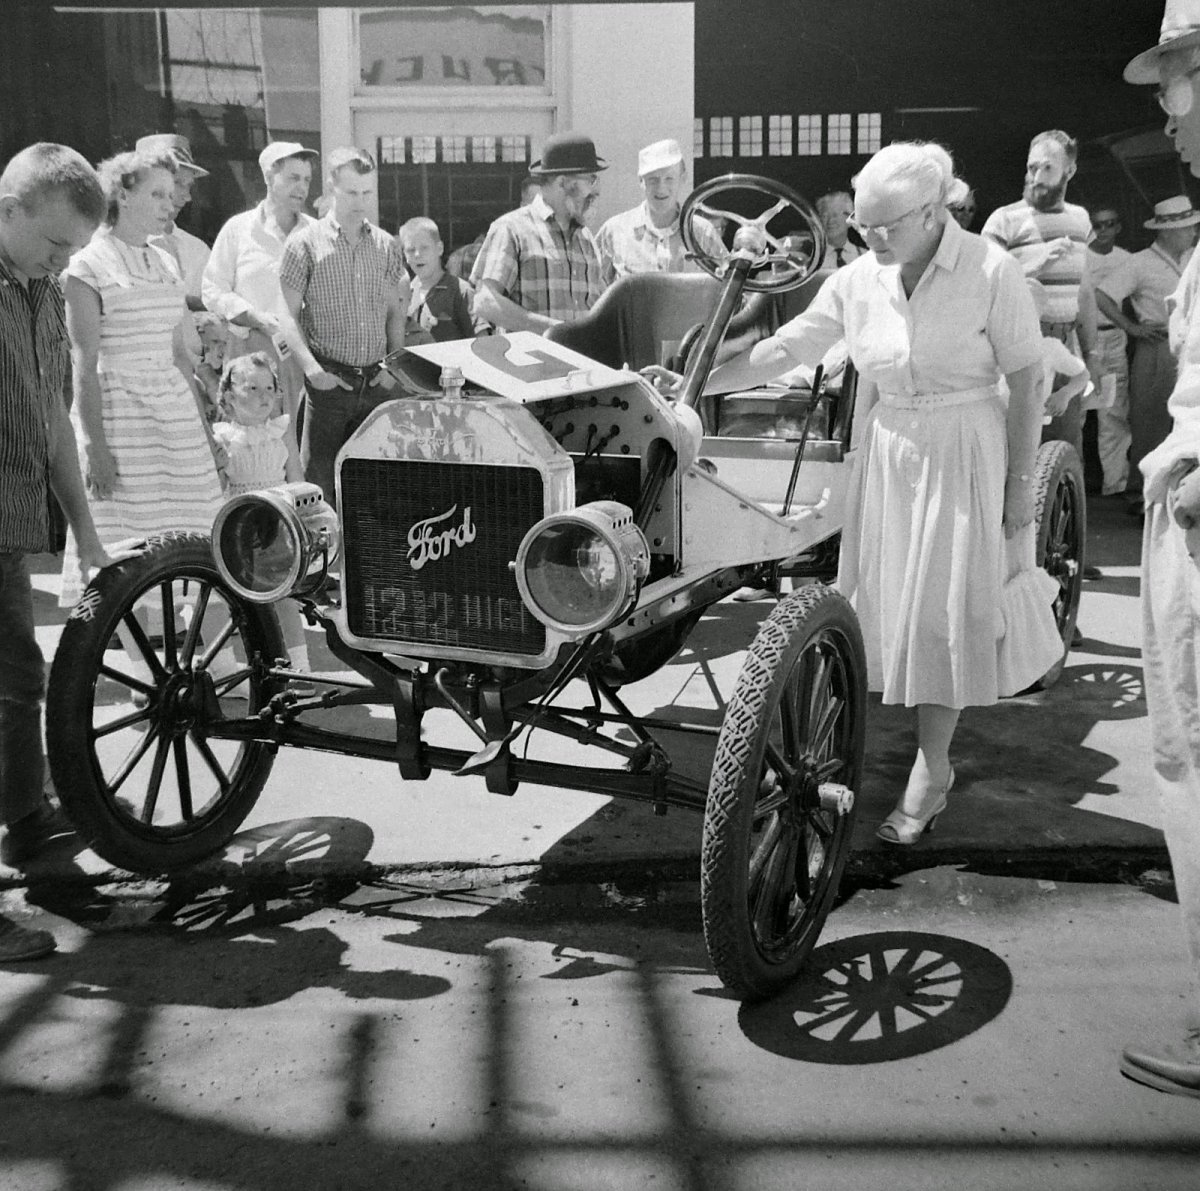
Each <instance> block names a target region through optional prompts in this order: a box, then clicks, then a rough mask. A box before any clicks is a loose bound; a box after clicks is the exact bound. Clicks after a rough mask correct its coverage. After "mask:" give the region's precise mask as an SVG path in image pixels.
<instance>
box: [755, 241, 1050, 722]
mask: <svg viewBox="0 0 1200 1191" xmlns="http://www.w3.org/2000/svg"><path fill="white" fill-rule="evenodd" d="M776 336H777V338H778V339H779V341H780V342H781V343H782V344H783V345H784V347H785V348H786V349H787V351H788V352H789V354H791V355H792V356H793V357H794V358H795V359H796V361H797V363H801V364H810V365H812V364H815V363H816V362H817V361H819V360H820V359H821V357H822V356H823V355H824V354H825V352H826V351H828V350H829V348H830V347H832V346H833V345H834V344H835V343H837V342H838V341H839V340H841V339H843V338H844V339H845V341H846V345H847V348H848V351H849V355H850V358H851V359H852V360H853V361H854V363H855V366H856V367H857V369H858V371H859V373H860V376H861V377H862V378H863V380H864V381H865V382H866V383H864V384H863V385H862V386H861V387H860V392H861V393H862V394H864V395H865V394H868V393H872V392H877V393H878V396H877V399H876V401H875V404H874V406H873V407H872V408H870V410H869V411H867V410H865V409H863V408H861V407H860V408H859V409H858V410H857V411H856V415H855V416H856V419H861V420H862V425H861V429H859V430H858V438H859V443H860V445H859V448H858V451H857V453H856V456H855V461H854V474H853V479H852V482H851V490H850V496H849V499H848V501H847V507H846V519H845V524H844V527H843V530H842V550H841V558H840V562H839V568H838V587H839V588H840V589H841V591H842V592H843V593H844V594H845V595H846V596H847V598H848V599H849V600H850V601H851V603H852V604H853V605H854V607H855V610H856V612H857V613H858V618H859V621H860V623H861V625H862V630H863V637H864V641H865V644H866V653H867V675H868V682H869V685H870V686H871V689H873V690H879V691H882V692H883V701H884V702H885V703H901V704H904V705H906V706H910V707H911V706H916V705H918V704H923V703H932V704H940V705H942V706H945V707H956V708H961V707H969V706H973V705H986V704H991V703H994V702H996V700H997V698H998V697H1000V696H1001V695H1010V694H1015V693H1016V692H1017V691H1020V690H1022V689H1024V688H1025V687H1027V686H1029V685H1030V684H1031V683H1033V682H1035V681H1036V680H1037V679H1038V678H1040V677H1041V676H1042V675H1043V674H1044V673H1045V672H1046V671H1047V670H1049V669H1050V668H1051V666H1053V665H1054V664H1055V663H1056V662H1057V661H1058V659H1059V658H1060V657H1061V656H1062V649H1063V645H1062V640H1061V638H1060V636H1059V633H1058V628H1057V625H1056V623H1055V619H1054V614H1053V610H1052V603H1053V600H1054V598H1055V596H1056V595H1057V593H1058V586H1057V584H1056V583H1055V582H1054V581H1053V580H1052V579H1051V578H1050V577H1049V576H1048V575H1047V574H1046V573H1045V572H1044V571H1042V570H1041V569H1040V568H1038V567H1037V565H1036V562H1035V560H1034V533H1035V529H1034V527H1033V526H1032V525H1031V526H1028V527H1027V528H1026V529H1025V530H1022V531H1021V532H1019V533H1018V534H1017V535H1016V536H1015V537H1014V538H1013V539H1011V540H1006V539H1005V537H1004V531H1003V513H1004V484H1005V472H1006V469H1007V432H1006V415H1007V406H1006V398H1005V396H1004V393H1003V389H1002V386H1001V385H1000V380H1001V378H1002V376H1003V375H1005V374H1007V373H1012V372H1016V371H1019V370H1021V369H1023V368H1026V367H1028V366H1029V365H1032V364H1035V363H1037V362H1039V361H1040V359H1041V331H1040V327H1039V325H1038V320H1037V315H1036V313H1035V312H1034V308H1033V302H1032V299H1031V298H1030V297H1029V294H1028V291H1027V290H1026V288H1025V283H1024V280H1023V278H1022V276H1021V270H1020V268H1019V266H1018V265H1017V264H1016V262H1015V261H1014V260H1013V259H1012V258H1011V257H1009V255H1008V254H1007V253H1006V252H1004V250H1003V249H1001V248H1000V247H999V246H998V245H995V244H992V243H991V242H990V241H985V240H982V239H981V238H980V237H979V236H976V235H972V234H971V233H969V232H965V231H963V230H962V229H961V228H960V227H959V226H958V224H956V223H955V222H954V221H953V220H950V221H949V222H947V224H946V227H945V230H944V232H943V235H942V239H941V242H940V244H939V247H938V250H937V252H936V254H935V256H934V258H933V261H932V262H931V263H930V265H929V267H928V268H927V269H926V271H925V273H924V275H923V276H922V277H921V280H920V281H919V283H918V284H917V286H916V288H915V289H914V290H913V293H912V295H911V297H909V296H906V295H905V293H904V288H903V286H902V284H901V281H900V271H899V267H898V266H897V265H883V264H880V263H879V261H878V258H877V257H876V256H875V255H874V253H868V254H867V255H865V256H862V257H859V258H858V259H857V260H855V261H852V262H851V263H850V264H849V265H847V266H845V267H844V268H842V269H839V270H838V271H837V272H836V273H834V274H833V276H832V277H830V279H829V280H828V281H827V282H826V283H825V285H824V286H823V287H822V289H821V290H820V292H819V293H818V294H817V297H816V298H815V299H814V300H813V303H812V305H811V306H809V308H808V309H807V310H806V311H804V312H803V313H802V314H800V315H798V316H797V317H796V318H794V319H793V320H792V321H791V322H790V323H787V324H786V325H785V326H783V327H781V328H780V329H779V331H777V332H776ZM862 404H865V401H863V402H860V406H861V405H862ZM1031 482H1032V477H1031Z"/></svg>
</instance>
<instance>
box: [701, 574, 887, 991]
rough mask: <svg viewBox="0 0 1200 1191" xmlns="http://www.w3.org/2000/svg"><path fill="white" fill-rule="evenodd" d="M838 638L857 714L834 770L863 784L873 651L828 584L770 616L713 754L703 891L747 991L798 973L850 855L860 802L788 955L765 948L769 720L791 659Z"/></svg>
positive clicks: (807, 590) (714, 947)
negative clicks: (754, 836)
mask: <svg viewBox="0 0 1200 1191" xmlns="http://www.w3.org/2000/svg"><path fill="white" fill-rule="evenodd" d="M821 635H829V636H830V637H831V639H832V640H834V641H835V642H836V643H837V649H838V654H839V656H840V658H841V660H842V666H843V670H844V673H845V677H846V679H847V684H846V685H847V689H846V695H847V702H848V708H847V710H846V711H845V712H844V713H843V714H845V715H847V716H848V717H849V727H848V733H847V736H848V739H847V741H846V743H847V746H848V747H846V748H845V749H844V750H843V753H844V757H845V759H844V764H843V768H842V769H841V771H839V772H838V773H837V775H836V776H835V777H834V778H833V779H832V780H836V781H839V782H841V783H842V784H844V785H846V786H849V787H850V789H851V790H853V791H855V793H857V790H858V784H859V780H860V777H861V774H862V768H863V747H864V741H865V723H866V694H867V693H866V657H865V654H864V651H863V643H862V633H861V631H860V629H859V626H858V620H857V618H856V617H855V615H854V611H853V609H852V608H851V607H850V605H849V603H848V602H847V601H846V599H845V598H844V597H843V596H841V595H840V594H839V593H838V592H836V591H834V590H833V589H832V588H829V587H826V586H824V585H823V584H812V585H809V586H806V587H803V588H801V589H800V590H798V591H796V592H793V593H792V594H791V595H790V596H788V597H787V598H786V599H785V600H783V601H781V602H780V603H779V604H778V605H776V607H775V609H774V611H773V612H772V613H771V615H770V616H769V617H768V618H767V619H766V620H765V621H764V622H763V624H762V625H761V627H760V628H759V631H758V634H757V635H756V636H755V638H754V642H753V644H752V645H751V647H750V650H749V652H748V653H747V655H746V658H745V661H744V662H743V664H742V669H741V673H740V674H739V675H738V680H737V685H736V687H735V689H734V692H733V696H732V698H731V699H730V701H729V706H728V708H727V710H726V713H725V719H724V722H723V723H722V725H721V732H720V735H719V737H718V740H717V749H716V755H715V757H714V759H713V772H712V780H711V782H710V785H709V791H708V799H707V803H706V806H705V813H704V836H703V845H702V850H701V872H700V896H701V906H702V909H703V916H704V938H705V943H706V944H707V947H708V953H709V958H710V959H711V961H712V965H713V967H714V969H715V970H716V972H717V975H718V976H719V977H720V978H721V981H722V982H723V983H724V984H725V985H726V987H728V988H729V989H730V990H731V991H732V992H733V993H735V994H736V995H738V996H741V997H745V998H760V997H766V996H770V995H771V994H772V993H774V992H777V991H778V990H779V989H780V988H781V987H783V986H784V985H786V984H788V983H789V982H790V981H792V980H793V979H795V977H796V975H797V974H798V973H799V972H800V970H801V968H802V967H803V965H804V963H805V961H806V960H807V958H808V956H809V953H810V952H811V951H812V949H813V947H814V946H815V945H816V942H817V938H818V936H819V935H820V932H821V928H822V926H823V925H824V922H825V919H826V917H827V916H828V914H829V910H830V908H831V907H832V905H833V901H834V898H835V897H836V895H837V891H838V886H839V884H840V882H841V877H842V871H843V869H844V868H845V865H846V859H847V856H848V855H849V850H850V842H851V836H852V833H853V827H854V817H855V810H854V808H853V807H852V808H851V810H850V812H849V813H848V814H845V815H841V816H839V817H838V819H837V823H836V827H835V829H834V834H833V841H832V845H831V847H829V848H828V849H827V851H826V857H825V861H824V863H823V866H822V871H821V874H820V877H819V886H818V888H816V889H814V890H813V891H812V896H811V897H810V899H809V902H808V907H807V909H806V911H805V914H804V916H803V929H802V931H801V933H800V935H799V937H798V938H797V939H796V940H795V946H794V947H792V948H791V949H790V950H789V951H788V952H787V954H786V955H784V956H782V957H775V956H767V955H765V954H764V953H763V951H762V949H761V948H760V947H759V945H758V943H757V941H756V939H755V937H754V932H753V929H752V925H751V921H750V907H749V900H748V885H749V881H748V877H749V863H750V856H751V848H750V844H751V833H752V829H753V812H754V807H755V803H756V801H757V799H758V796H759V791H760V785H761V781H762V771H763V763H764V757H765V749H766V742H767V737H768V735H769V733H770V725H771V722H772V721H773V719H774V716H775V712H776V709H777V708H778V706H779V703H780V700H781V697H782V695H783V692H784V690H785V689H786V687H787V685H788V679H789V676H790V674H791V671H792V668H793V666H794V664H795V663H796V661H797V659H798V658H799V656H800V655H801V654H802V653H803V652H804V651H805V649H807V647H808V646H809V644H810V643H811V642H812V641H813V640H814V638H816V637H818V636H821Z"/></svg>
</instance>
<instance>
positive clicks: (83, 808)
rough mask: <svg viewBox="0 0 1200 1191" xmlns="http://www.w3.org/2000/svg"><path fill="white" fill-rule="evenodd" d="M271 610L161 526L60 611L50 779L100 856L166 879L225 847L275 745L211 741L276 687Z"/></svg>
mask: <svg viewBox="0 0 1200 1191" xmlns="http://www.w3.org/2000/svg"><path fill="white" fill-rule="evenodd" d="M283 653H284V648H283V642H282V639H281V637H280V632H279V624H278V621H277V620H276V618H275V613H274V612H273V611H272V610H271V608H270V607H264V606H262V605H256V604H248V603H246V602H244V601H242V600H241V599H240V598H239V597H238V596H237V595H236V594H235V593H234V592H233V591H232V590H231V589H230V588H229V587H228V586H227V585H226V584H225V582H224V580H223V579H222V578H221V576H220V574H219V573H218V571H217V568H216V566H215V564H214V563H213V558H212V548H211V545H210V543H209V539H208V538H207V537H205V536H204V535H202V534H183V533H175V534H168V535H164V536H162V537H157V538H153V539H151V540H150V541H149V542H148V543H147V545H146V548H145V550H144V551H142V552H141V553H139V554H138V555H137V556H135V557H133V558H130V559H128V560H126V561H124V562H121V563H119V564H118V565H116V566H113V567H109V568H107V569H105V570H104V571H102V572H100V574H99V575H98V576H97V577H96V579H95V580H94V581H93V582H92V584H91V585H90V586H89V587H88V588H87V590H86V591H85V592H84V594H83V597H82V598H81V599H80V601H79V603H78V604H76V606H75V608H74V609H73V610H72V612H71V614H70V618H69V619H68V621H67V624H66V627H65V628H64V630H63V635H62V640H61V641H60V643H59V646H58V649H57V651H56V652H55V656H54V664H53V667H52V668H51V671H50V681H49V686H48V690H47V696H46V736H47V751H48V754H49V759H50V765H51V770H52V773H53V776H54V784H55V787H56V789H57V791H58V794H59V797H60V799H61V800H62V805H63V809H64V810H65V811H66V813H67V815H68V817H69V818H70V819H71V821H72V822H73V823H74V824H75V826H76V828H77V829H78V831H79V833H80V835H81V836H82V837H83V838H84V839H85V840H86V841H87V843H88V844H89V845H90V846H91V847H92V848H93V849H94V850H95V851H96V852H97V853H98V854H99V855H100V856H102V857H103V858H104V859H105V860H107V861H109V862H110V863H112V864H115V865H118V866H119V867H121V868H125V869H129V870H131V871H133V872H138V873H146V874H153V873H163V872H168V871H171V870H173V869H177V868H180V867H182V866H185V865H188V864H192V863H195V862H196V861H198V860H201V859H203V858H205V857H207V856H210V855H212V854H213V853H214V852H216V851H218V850H219V849H220V848H221V847H223V846H224V845H225V844H226V843H227V842H228V841H229V839H230V837H231V836H232V835H233V833H234V832H235V831H236V830H237V829H238V827H239V826H240V824H241V823H242V821H243V820H244V819H245V817H246V815H247V814H248V813H249V811H250V809H251V807H253V805H254V802H255V800H256V799H257V797H258V795H259V792H260V791H261V790H262V787H263V783H264V782H265V781H266V779H267V775H268V774H269V773H270V770H271V765H272V762H273V760H274V754H275V748H274V746H273V745H269V744H262V743H257V742H251V743H244V742H239V741H232V740H220V739H213V738H211V737H210V735H209V732H208V728H209V726H210V725H211V724H212V723H213V722H214V721H216V720H219V719H223V718H241V717H247V716H253V715H254V714H255V713H256V712H257V711H258V710H259V709H260V708H262V707H263V705H264V704H265V703H266V701H267V700H268V699H269V698H270V697H271V696H272V695H273V694H275V693H276V692H277V691H278V690H279V689H281V680H279V679H273V678H271V677H270V676H269V674H268V669H269V667H270V666H271V665H272V664H274V662H275V660H276V659H277V658H279V657H280V656H281V655H282V654H283Z"/></svg>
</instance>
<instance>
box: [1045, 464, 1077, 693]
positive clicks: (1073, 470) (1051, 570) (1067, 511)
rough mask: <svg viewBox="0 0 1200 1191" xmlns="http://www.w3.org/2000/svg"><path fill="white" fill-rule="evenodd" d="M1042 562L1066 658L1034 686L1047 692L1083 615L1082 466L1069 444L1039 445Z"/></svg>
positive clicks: (1061, 668) (1058, 672)
mask: <svg viewBox="0 0 1200 1191" xmlns="http://www.w3.org/2000/svg"><path fill="white" fill-rule="evenodd" d="M1034 482H1035V485H1036V489H1035V490H1036V492H1037V505H1036V513H1035V516H1036V519H1037V546H1036V553H1035V555H1034V557H1035V558H1036V559H1037V562H1038V565H1039V566H1040V567H1041V568H1042V569H1043V570H1044V571H1045V572H1046V574H1048V575H1049V576H1050V578H1051V579H1053V580H1054V581H1055V583H1057V584H1058V594H1057V596H1055V599H1054V620H1055V623H1056V624H1057V625H1058V632H1059V636H1060V637H1061V638H1062V643H1063V651H1062V657H1060V658H1059V660H1058V661H1057V662H1056V663H1055V664H1054V665H1053V666H1051V667H1050V669H1049V670H1047V671H1046V673H1045V674H1044V675H1043V676H1042V677H1041V679H1040V680H1039V681H1038V682H1036V683H1035V684H1034V687H1035V688H1037V689H1041V690H1046V689H1048V688H1049V687H1052V686H1053V685H1054V684H1055V683H1056V682H1057V681H1058V680H1059V678H1060V677H1061V676H1062V672H1063V668H1064V667H1065V666H1066V664H1067V656H1068V654H1069V652H1070V649H1071V638H1072V637H1073V636H1074V634H1075V623H1076V621H1077V620H1078V618H1079V597H1080V595H1081V593H1082V590H1083V566H1084V549H1085V546H1086V542H1087V504H1086V502H1085V499H1084V488H1083V464H1082V463H1081V462H1080V460H1079V456H1078V455H1077V454H1076V453H1075V448H1074V447H1072V446H1071V444H1070V443H1065V442H1048V443H1043V444H1042V446H1041V447H1040V448H1039V449H1038V455H1037V472H1036V475H1035V477H1034Z"/></svg>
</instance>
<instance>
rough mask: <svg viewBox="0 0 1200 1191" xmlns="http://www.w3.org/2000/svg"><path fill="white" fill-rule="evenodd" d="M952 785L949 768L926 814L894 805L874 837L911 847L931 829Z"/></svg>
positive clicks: (951, 772)
mask: <svg viewBox="0 0 1200 1191" xmlns="http://www.w3.org/2000/svg"><path fill="white" fill-rule="evenodd" d="M953 786H954V769H953V767H951V769H950V777H949V779H948V780H947V782H946V785H945V787H944V788H943V789H942V793H941V797H940V798H939V799H938V801H937V805H936V806H934V807H933V808H932V809H931V810H930V812H929V814H927V815H910V814H907V813H906V812H905V811H903V810H901V809H900V807H896V809H895V810H894V811H892V813H891V814H890V815H888V817H887V818H886V819H884V821H883V822H882V823H880V824H879V829H878V830H877V831H876V832H875V837H876V839H881V840H883V842H884V843H885V844H897V845H899V846H901V847H905V848H911V847H912V845H913V844H915V843H916V842H917V840H919V839H920V838H921V836H923V835H924V834H925V833H926V832H927V831H932V830H933V828H934V824H935V823H937V821H938V816H939V815H940V814H941V813H942V811H944V810H945V809H946V797H947V795H949V793H950V790H951V789H952V787H953Z"/></svg>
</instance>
